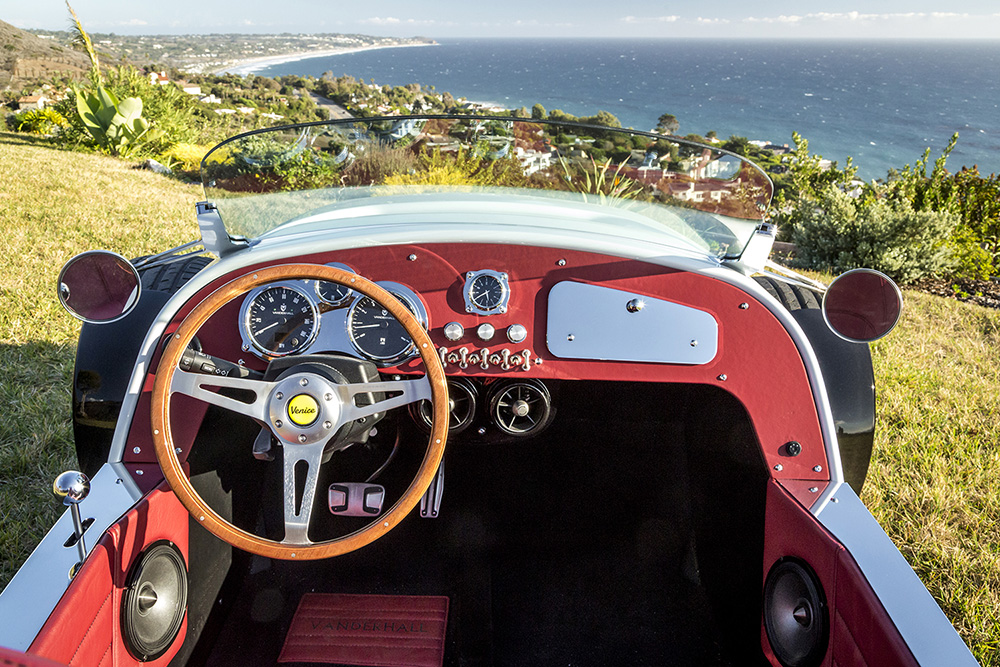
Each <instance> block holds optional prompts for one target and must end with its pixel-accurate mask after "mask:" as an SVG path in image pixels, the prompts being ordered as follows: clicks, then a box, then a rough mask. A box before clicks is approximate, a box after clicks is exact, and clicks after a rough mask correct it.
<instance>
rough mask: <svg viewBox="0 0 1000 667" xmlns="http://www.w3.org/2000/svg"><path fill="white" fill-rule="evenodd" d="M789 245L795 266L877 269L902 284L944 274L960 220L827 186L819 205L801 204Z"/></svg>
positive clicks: (950, 261)
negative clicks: (859, 197)
mask: <svg viewBox="0 0 1000 667" xmlns="http://www.w3.org/2000/svg"><path fill="white" fill-rule="evenodd" d="M795 217H796V219H797V221H798V224H797V226H796V227H795V229H794V230H793V232H792V240H793V242H794V243H795V244H796V245H797V246H798V254H797V257H796V264H797V265H799V266H803V267H807V268H813V269H824V270H828V269H832V270H834V271H846V270H848V269H853V268H858V267H868V268H872V269H877V270H879V271H882V272H883V273H885V274H887V275H889V276H891V277H892V278H893V279H895V280H896V281H898V282H900V283H911V282H914V281H916V280H919V279H920V278H923V277H925V276H931V275H940V274H943V273H948V272H949V271H951V270H952V269H953V267H954V263H955V257H954V255H955V249H954V246H953V245H952V244H951V243H950V242H949V240H950V237H951V235H952V232H953V231H954V229H955V227H956V225H958V223H959V218H958V216H956V215H954V214H952V213H947V212H941V211H914V210H913V207H912V206H911V204H910V203H909V202H908V201H906V200H898V201H894V202H889V201H887V200H885V199H873V200H867V201H860V200H856V199H854V198H852V197H851V196H850V195H847V194H845V193H844V192H842V191H841V190H840V189H839V188H837V187H836V186H832V185H831V186H827V187H826V188H824V189H823V190H822V191H821V192H820V196H819V198H818V201H817V202H815V203H811V202H808V201H803V202H800V203H799V205H798V207H797V209H796V211H795Z"/></svg>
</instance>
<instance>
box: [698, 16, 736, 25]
mask: <svg viewBox="0 0 1000 667" xmlns="http://www.w3.org/2000/svg"><path fill="white" fill-rule="evenodd" d="M695 23H700V24H702V25H718V24H720V23H729V19H720V18H704V17H701V16H699V17H698V18H696V19H695Z"/></svg>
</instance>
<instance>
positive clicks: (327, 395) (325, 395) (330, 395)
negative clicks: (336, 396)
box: [323, 392, 333, 401]
mask: <svg viewBox="0 0 1000 667" xmlns="http://www.w3.org/2000/svg"><path fill="white" fill-rule="evenodd" d="M323 400H326V401H332V400H333V394H331V393H329V392H327V393H326V394H324V395H323Z"/></svg>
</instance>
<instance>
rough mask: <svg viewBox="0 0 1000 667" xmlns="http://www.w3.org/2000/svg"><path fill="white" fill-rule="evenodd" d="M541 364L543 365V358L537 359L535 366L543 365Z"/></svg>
mask: <svg viewBox="0 0 1000 667" xmlns="http://www.w3.org/2000/svg"><path fill="white" fill-rule="evenodd" d="M541 363H542V358H541V357H535V365H536V366H539V365H541Z"/></svg>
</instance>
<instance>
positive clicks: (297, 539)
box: [281, 442, 323, 546]
mask: <svg viewBox="0 0 1000 667" xmlns="http://www.w3.org/2000/svg"><path fill="white" fill-rule="evenodd" d="M282 456H283V457H284V464H283V465H284V485H285V493H284V504H285V539H283V540H281V543H282V544H289V545H294V546H305V545H309V544H312V541H311V540H310V539H309V522H310V520H311V518H312V509H313V502H314V501H315V499H316V486H317V484H318V481H319V467H320V464H321V463H322V460H323V443H322V442H320V443H316V444H312V445H290V444H286V445H285V446H284V447H282Z"/></svg>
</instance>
